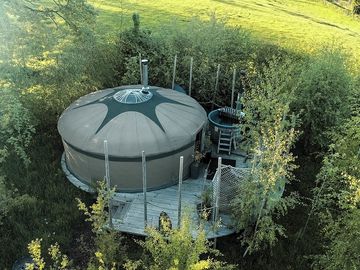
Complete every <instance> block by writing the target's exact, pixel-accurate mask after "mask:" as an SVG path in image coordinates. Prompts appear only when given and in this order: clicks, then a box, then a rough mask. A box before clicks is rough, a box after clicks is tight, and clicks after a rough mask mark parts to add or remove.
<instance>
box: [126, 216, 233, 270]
mask: <svg viewBox="0 0 360 270" xmlns="http://www.w3.org/2000/svg"><path fill="white" fill-rule="evenodd" d="M161 222H162V225H163V227H164V228H165V229H164V230H165V231H164V232H163V233H161V232H159V231H158V230H156V229H155V228H148V231H147V232H148V238H147V239H146V240H145V241H139V244H140V245H141V246H142V247H143V248H144V250H145V252H146V253H149V254H150V258H148V259H145V260H144V261H143V262H141V261H129V262H127V263H126V264H125V268H126V269H128V270H135V269H139V267H140V266H141V267H142V268H143V269H151V270H160V269H169V270H201V269H233V266H231V265H226V264H225V263H221V262H220V261H217V260H215V259H212V258H210V257H208V258H207V259H201V255H203V254H205V253H209V252H210V253H215V254H217V255H219V254H218V252H216V251H215V250H213V249H210V247H209V243H208V241H207V240H206V237H205V231H204V229H203V228H202V227H201V226H200V227H199V228H198V229H197V230H196V233H197V235H196V237H195V238H194V237H193V236H192V232H191V231H192V227H193V225H192V223H191V220H190V218H189V216H188V215H185V216H184V217H183V218H182V222H181V227H180V228H179V229H176V228H175V229H171V228H170V227H169V224H168V223H166V221H165V220H161ZM165 235H166V236H165ZM142 268H140V269H142Z"/></svg>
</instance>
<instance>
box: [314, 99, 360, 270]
mask: <svg viewBox="0 0 360 270" xmlns="http://www.w3.org/2000/svg"><path fill="white" fill-rule="evenodd" d="M357 102H358V101H357ZM355 104H356V103H355ZM359 142H360V111H359V107H357V106H356V107H354V110H353V116H352V117H351V118H350V119H349V120H348V121H347V122H346V123H345V124H343V125H342V126H341V129H335V132H334V133H333V144H331V146H330V150H329V152H328V154H327V155H326V157H325V158H324V161H323V167H322V168H321V171H320V173H319V175H318V176H317V180H318V187H317V188H315V190H314V194H315V198H316V200H314V202H313V204H314V209H315V212H316V214H317V215H318V216H319V217H320V220H321V221H322V226H323V228H324V229H323V234H324V236H325V239H326V240H327V241H329V242H328V244H325V245H324V248H325V254H323V255H320V256H316V257H315V258H316V262H315V264H314V266H315V268H316V269H357V268H359V267H360V256H359V254H360V242H359V232H358V228H359V226H360V223H359V222H360V209H359V206H360V167H359V158H360V143H359Z"/></svg>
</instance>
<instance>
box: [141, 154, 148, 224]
mask: <svg viewBox="0 0 360 270" xmlns="http://www.w3.org/2000/svg"><path fill="white" fill-rule="evenodd" d="M141 156H142V174H143V194H144V229H146V227H147V200H146V192H147V185H146V157H145V151H142V152H141Z"/></svg>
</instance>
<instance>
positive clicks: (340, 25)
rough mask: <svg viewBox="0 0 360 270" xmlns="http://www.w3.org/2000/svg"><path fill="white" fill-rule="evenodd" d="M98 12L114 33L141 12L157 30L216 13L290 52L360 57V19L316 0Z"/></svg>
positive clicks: (190, 3)
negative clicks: (327, 49)
mask: <svg viewBox="0 0 360 270" xmlns="http://www.w3.org/2000/svg"><path fill="white" fill-rule="evenodd" d="M90 2H91V3H92V4H93V5H94V7H95V8H96V9H97V10H98V12H99V25H98V31H99V32H100V33H111V32H113V31H119V30H121V29H123V28H125V27H128V26H129V25H131V23H132V21H131V15H132V13H133V12H138V13H139V14H140V16H141V23H142V26H143V27H145V28H150V29H152V30H154V31H158V30H160V29H161V27H163V26H164V25H167V24H174V23H176V24H177V25H178V26H179V27H181V26H183V25H185V24H186V23H187V22H189V21H190V20H191V18H192V17H194V16H198V17H200V18H201V19H204V20H206V19H208V18H209V14H212V13H215V14H216V16H217V17H218V18H223V19H225V20H226V21H227V22H228V24H229V25H232V26H240V27H242V28H244V29H247V30H249V31H250V32H251V33H252V34H253V35H255V36H257V37H259V38H261V39H264V40H266V41H269V42H271V43H274V44H277V45H280V46H282V47H284V48H287V49H291V50H296V51H297V50H300V51H302V52H311V51H313V50H314V49H317V48H319V47H321V46H323V45H324V44H331V43H335V44H337V45H340V46H343V47H344V48H345V50H346V51H347V52H349V53H351V54H352V55H353V56H355V58H358V59H359V58H360V18H357V17H353V16H351V15H348V11H347V10H345V9H342V8H340V7H336V6H334V5H332V4H328V3H326V2H325V1H316V0H301V1H295V0H281V1H280V0H241V1H240V0H237V1H236V0H196V1H195V0H181V1H179V0H156V1H154V0H124V1H122V0H90Z"/></svg>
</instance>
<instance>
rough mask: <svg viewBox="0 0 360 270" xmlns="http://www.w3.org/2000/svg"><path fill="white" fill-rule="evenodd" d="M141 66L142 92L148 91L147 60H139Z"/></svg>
mask: <svg viewBox="0 0 360 270" xmlns="http://www.w3.org/2000/svg"><path fill="white" fill-rule="evenodd" d="M141 64H142V72H143V87H142V88H143V90H147V89H149V85H148V60H147V59H143V60H141Z"/></svg>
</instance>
